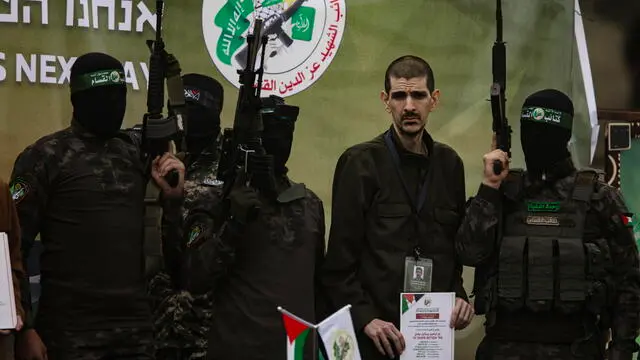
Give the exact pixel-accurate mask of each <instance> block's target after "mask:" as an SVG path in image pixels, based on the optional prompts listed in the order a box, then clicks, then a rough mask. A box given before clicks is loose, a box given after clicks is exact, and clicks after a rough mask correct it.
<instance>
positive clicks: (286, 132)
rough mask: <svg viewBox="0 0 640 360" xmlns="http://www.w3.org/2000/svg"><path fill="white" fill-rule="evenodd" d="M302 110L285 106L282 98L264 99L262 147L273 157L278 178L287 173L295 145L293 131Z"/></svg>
mask: <svg viewBox="0 0 640 360" xmlns="http://www.w3.org/2000/svg"><path fill="white" fill-rule="evenodd" d="M299 111H300V108H298V107H297V106H291V105H285V104H284V100H283V99H282V98H279V97H276V96H271V97H268V98H262V122H263V127H264V130H263V132H262V145H263V146H264V149H265V151H266V152H267V154H269V155H271V156H273V167H274V168H273V170H274V173H275V175H276V176H282V175H285V174H286V173H287V167H286V164H287V161H288V160H289V156H290V155H291V146H292V145H293V131H294V129H295V123H296V120H297V119H298V113H299Z"/></svg>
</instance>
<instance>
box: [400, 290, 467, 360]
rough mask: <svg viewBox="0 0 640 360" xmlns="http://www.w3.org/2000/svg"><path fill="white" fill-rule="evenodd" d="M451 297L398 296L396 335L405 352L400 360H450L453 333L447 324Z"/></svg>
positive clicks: (434, 295)
mask: <svg viewBox="0 0 640 360" xmlns="http://www.w3.org/2000/svg"><path fill="white" fill-rule="evenodd" d="M455 301H456V295H455V293H402V294H400V332H401V333H402V335H403V336H404V341H405V343H406V345H407V346H406V348H405V350H404V352H403V353H402V355H400V360H426V359H428V360H453V350H454V343H455V335H454V331H455V330H454V329H452V328H451V327H450V326H449V324H450V321H451V313H452V312H453V307H454V305H455Z"/></svg>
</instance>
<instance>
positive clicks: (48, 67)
mask: <svg viewBox="0 0 640 360" xmlns="http://www.w3.org/2000/svg"><path fill="white" fill-rule="evenodd" d="M256 3H260V4H258V5H262V7H261V8H260V10H259V11H256V12H260V11H262V12H263V13H262V15H264V16H268V15H270V14H272V13H273V11H281V10H284V9H286V8H288V7H289V6H298V5H300V4H299V3H298V2H297V1H294V0H275V1H273V0H261V1H256ZM296 3H298V4H296ZM165 10H166V15H165V17H164V26H163V28H164V29H163V30H164V35H165V40H166V45H167V49H168V50H169V52H171V53H174V54H175V55H176V56H177V57H178V59H179V60H180V62H181V65H182V68H183V72H185V73H186V72H199V73H205V74H210V75H212V76H214V77H216V78H217V79H219V80H220V81H221V82H222V83H223V85H224V87H225V91H226V94H225V104H224V110H223V123H224V125H225V126H229V125H230V124H231V121H232V117H233V111H234V107H235V102H236V94H237V92H236V88H235V87H234V86H233V85H232V84H231V83H230V81H237V79H235V78H234V76H236V75H235V74H233V71H234V68H233V66H235V65H234V64H235V63H234V60H236V61H237V59H238V57H237V56H236V55H237V53H240V52H241V50H242V46H243V45H242V44H241V43H238V42H237V35H238V34H239V33H241V32H242V31H243V30H245V29H247V28H248V27H249V26H250V22H251V18H252V16H253V15H252V12H253V6H252V2H251V1H250V0H229V1H226V0H204V1H201V0H167V1H166V9H165ZM154 11H155V2H154V1H137V0H65V1H62V0H56V1H55V2H54V1H48V0H3V1H0V33H1V34H2V36H1V37H0V97H1V98H2V99H3V105H2V107H0V144H1V146H2V151H1V152H0V176H1V177H2V178H5V179H7V178H8V177H9V174H10V171H11V168H12V165H13V161H14V159H15V157H16V155H17V154H18V153H19V152H20V151H21V150H22V149H23V148H24V147H25V146H27V145H28V144H30V143H32V142H33V141H35V140H36V139H38V138H39V137H41V136H43V135H45V134H48V133H51V132H53V131H56V130H59V129H61V128H63V127H65V126H67V125H68V123H69V120H70V115H71V107H70V101H69V91H68V76H69V72H68V70H69V69H70V65H71V64H72V62H73V60H74V58H75V57H77V56H79V55H81V54H83V53H86V52H90V51H102V52H108V53H110V54H112V55H113V56H116V57H117V58H119V59H120V60H122V61H123V62H125V69H126V75H127V82H128V83H129V90H130V92H129V97H128V110H127V116H126V126H131V125H133V124H135V123H139V122H141V120H142V116H143V114H144V112H145V110H146V100H145V96H146V92H145V89H146V86H147V76H148V68H147V61H148V56H149V51H148V49H147V48H146V46H145V40H146V39H152V38H153V34H154V27H153V24H154V16H153V13H154ZM503 13H504V30H505V34H504V39H505V41H506V42H507V64H508V81H507V100H508V101H507V114H508V116H509V118H510V120H511V122H512V125H513V127H514V133H513V140H514V146H513V162H514V165H515V166H523V157H522V154H521V150H520V145H519V130H518V129H519V126H518V115H519V109H520V106H521V104H522V102H523V100H524V98H525V97H526V96H527V95H528V94H530V93H531V92H533V91H536V90H539V89H543V88H548V87H554V88H557V89H560V90H562V91H565V92H567V93H568V94H570V95H573V97H574V100H575V103H576V106H577V111H576V113H577V114H576V126H575V130H576V131H575V143H574V145H575V146H573V148H574V150H575V154H574V155H575V157H576V160H577V161H578V163H579V164H581V165H586V164H587V163H588V159H589V137H590V128H589V125H588V124H589V120H588V118H587V117H586V114H587V112H586V102H585V100H584V92H583V91H582V90H581V89H582V81H581V76H580V67H579V63H578V58H577V55H576V54H577V52H576V50H575V45H574V35H573V34H574V32H573V31H574V29H573V24H574V21H573V18H574V2H573V0H548V1H529V0H518V1H508V2H505V4H504V7H503ZM245 18H246V19H247V20H245ZM247 21H248V23H247ZM282 28H283V29H284V30H285V32H284V34H285V35H284V36H283V35H277V36H276V35H274V39H272V40H273V41H270V48H269V56H272V55H273V57H270V58H269V61H268V62H267V73H268V74H267V75H266V76H265V81H264V82H263V84H262V87H263V89H264V91H265V92H266V93H276V94H282V95H283V96H286V97H287V101H288V103H291V104H294V105H298V106H300V107H301V114H300V117H299V121H298V126H297V129H296V139H295V143H294V149H293V155H292V158H291V160H290V164H289V165H290V169H291V175H292V177H293V178H294V179H296V180H297V181H301V182H304V183H306V184H307V185H308V186H309V187H310V188H311V189H313V190H314V191H315V192H317V193H318V195H319V196H320V197H321V198H322V199H323V201H324V202H325V207H326V209H327V219H329V209H330V200H331V193H330V191H331V181H332V176H333V170H334V166H335V163H336V160H337V158H338V156H339V155H340V153H341V152H342V151H343V150H344V149H345V148H346V147H348V146H350V145H352V144H355V143H357V142H361V141H365V140H368V139H370V138H372V137H373V136H375V135H377V134H378V133H380V132H382V131H384V130H385V129H386V128H387V127H388V126H389V119H388V115H387V114H386V113H385V112H384V108H383V106H382V104H381V103H380V100H379V93H380V90H381V89H382V87H383V80H384V71H385V68H386V66H387V64H388V63H389V62H390V61H391V60H393V59H394V58H396V57H398V56H400V55H403V54H408V53H410V54H416V55H420V56H422V57H424V58H426V59H427V60H428V61H429V62H430V63H431V65H432V66H433V68H434V71H435V80H436V81H435V83H436V87H437V88H439V89H440V90H441V92H442V101H441V105H440V106H439V108H438V109H437V110H436V111H435V113H433V114H432V115H431V117H430V119H429V124H428V130H429V131H430V132H431V133H432V135H433V136H434V137H435V139H437V140H439V141H442V142H445V143H448V144H449V145H451V146H452V147H453V148H455V149H456V150H457V151H458V152H459V154H460V155H461V156H462V158H463V159H464V161H465V166H466V173H467V194H468V195H471V194H473V193H475V191H476V189H477V186H478V184H479V182H480V175H481V162H482V154H483V153H484V152H486V151H487V150H488V149H489V146H490V140H491V130H490V129H491V113H490V105H489V102H488V101H487V99H488V97H489V86H490V83H491V45H492V44H493V41H494V40H495V1H492V0H404V1H389V0H347V1H346V5H345V1H344V0H308V1H307V2H306V3H303V4H302V7H301V8H300V10H299V11H298V12H297V13H296V15H295V16H294V17H292V18H291V19H289V20H288V21H287V22H285V23H284V25H283V27H282ZM275 37H277V39H275ZM291 42H292V43H291ZM287 43H289V44H290V46H289V47H287V46H286V44H287ZM283 44H285V45H283ZM234 51H235V52H234ZM238 56H239V55H238ZM471 275H472V273H471V272H470V271H469V269H467V271H466V272H465V281H466V286H467V288H468V289H469V288H470V286H471V284H472V276H471ZM481 326H482V320H481V319H478V320H476V321H475V322H474V324H473V325H472V326H470V328H469V329H467V330H465V331H462V332H459V333H458V345H459V346H458V348H457V350H456V352H457V355H458V356H457V358H458V359H471V358H472V354H473V352H474V351H475V345H476V344H477V342H478V341H479V339H480V337H481V335H482V330H481Z"/></svg>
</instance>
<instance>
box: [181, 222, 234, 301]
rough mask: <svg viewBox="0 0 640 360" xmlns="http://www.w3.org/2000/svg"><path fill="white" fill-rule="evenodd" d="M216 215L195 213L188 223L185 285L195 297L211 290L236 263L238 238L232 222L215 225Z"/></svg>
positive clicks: (183, 274)
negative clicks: (236, 239) (230, 266)
mask: <svg viewBox="0 0 640 360" xmlns="http://www.w3.org/2000/svg"><path fill="white" fill-rule="evenodd" d="M214 219H215V217H214V216H213V214H211V213H209V212H204V211H193V212H192V213H191V214H190V215H189V217H188V218H187V221H186V227H185V229H187V231H186V234H185V235H186V241H185V242H186V251H185V264H186V266H185V268H184V271H183V273H182V277H183V284H185V287H186V289H187V290H188V291H189V292H192V293H194V294H204V293H207V292H208V291H211V290H212V289H213V288H214V287H215V286H216V284H217V282H218V280H219V279H220V278H222V277H223V276H224V275H225V273H226V271H227V269H228V266H229V265H230V264H231V263H233V261H234V260H235V248H234V247H233V246H232V245H231V244H233V243H234V240H235V238H236V235H235V234H236V233H237V232H236V231H234V230H235V228H234V227H233V226H232V223H230V222H225V223H224V224H222V226H219V227H218V226H216V224H215V220H214Z"/></svg>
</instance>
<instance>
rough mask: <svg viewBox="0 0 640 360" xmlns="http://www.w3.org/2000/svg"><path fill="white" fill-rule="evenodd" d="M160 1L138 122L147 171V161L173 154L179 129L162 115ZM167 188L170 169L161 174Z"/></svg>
mask: <svg viewBox="0 0 640 360" xmlns="http://www.w3.org/2000/svg"><path fill="white" fill-rule="evenodd" d="M163 10H164V1H156V38H155V40H147V46H148V47H149V50H150V52H151V55H150V57H149V87H148V90H147V113H146V114H145V115H144V119H143V122H142V151H143V153H144V156H145V158H146V168H147V171H150V166H151V162H152V161H153V159H155V158H156V157H157V156H162V155H163V154H164V153H166V152H168V151H170V152H175V149H174V148H175V144H174V140H175V139H176V136H177V135H178V133H179V131H180V129H179V127H178V122H177V121H176V118H175V117H171V116H169V117H165V116H163V108H164V85H165V78H166V76H167V61H168V60H167V57H168V54H167V53H166V51H165V44H164V40H163V39H162V16H163ZM165 180H166V181H167V183H169V185H170V186H171V187H176V186H177V185H178V182H179V174H178V172H177V171H176V170H172V171H171V172H169V173H168V174H167V175H165Z"/></svg>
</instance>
